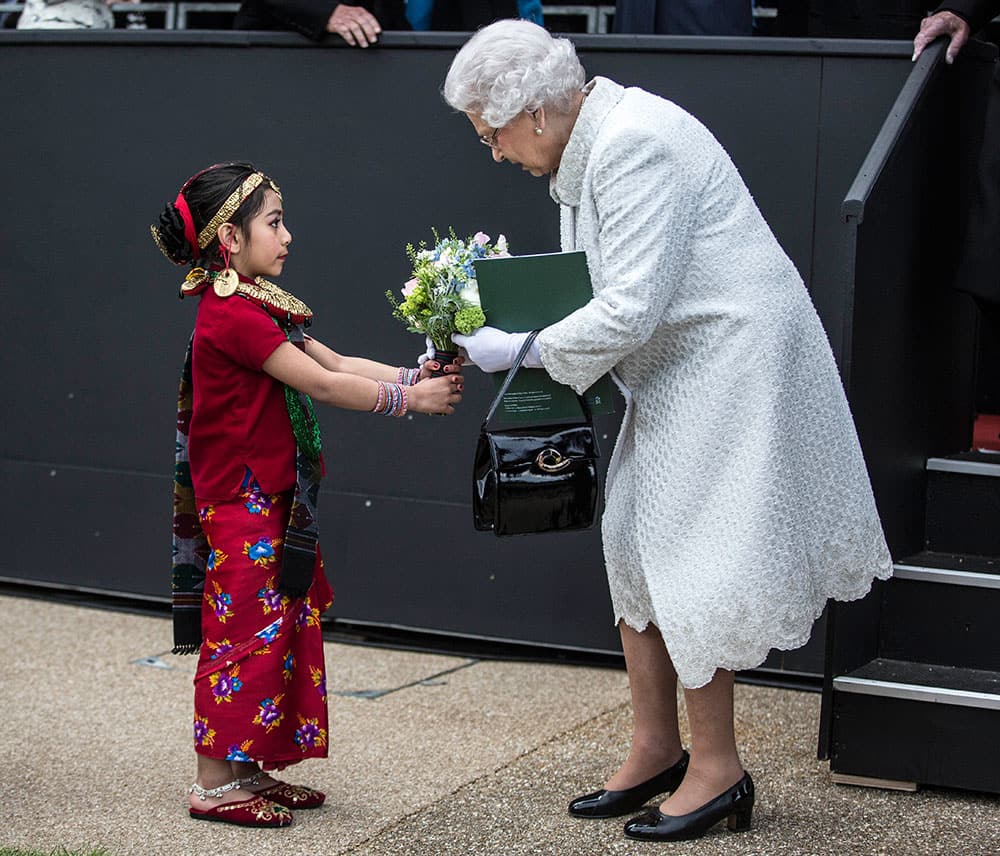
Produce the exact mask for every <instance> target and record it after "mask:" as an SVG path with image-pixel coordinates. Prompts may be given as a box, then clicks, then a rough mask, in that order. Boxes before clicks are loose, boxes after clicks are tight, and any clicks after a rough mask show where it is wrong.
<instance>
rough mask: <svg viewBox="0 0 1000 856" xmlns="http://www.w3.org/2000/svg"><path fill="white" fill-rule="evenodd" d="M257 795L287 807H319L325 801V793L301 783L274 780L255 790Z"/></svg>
mask: <svg viewBox="0 0 1000 856" xmlns="http://www.w3.org/2000/svg"><path fill="white" fill-rule="evenodd" d="M257 796H259V797H264V799H268V800H271V802H275V803H277V804H278V805H282V806H285V807H287V808H319V807H320V806H321V805H323V803H324V802H326V794H324V793H322V792H321V791H314V790H313V789H312V788H307V787H304V786H302V785H288V784H285V783H284V782H276V783H275V784H273V785H271V786H270V787H268V788H264V790H262V791H257Z"/></svg>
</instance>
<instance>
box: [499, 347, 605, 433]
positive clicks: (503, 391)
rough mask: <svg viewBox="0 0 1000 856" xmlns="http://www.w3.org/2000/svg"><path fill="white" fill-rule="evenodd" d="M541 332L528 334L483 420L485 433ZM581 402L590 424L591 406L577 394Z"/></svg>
mask: <svg viewBox="0 0 1000 856" xmlns="http://www.w3.org/2000/svg"><path fill="white" fill-rule="evenodd" d="M540 332H541V330H532V331H531V332H530V333H529V334H528V338H527V339H525V340H524V344H523V345H521V350H520V351H518V353H517V356H516V357H515V358H514V362H513V364H512V365H511V367H510V369H509V370H508V372H507V377H505V378H504V379H503V383H502V384H500V389H498V390H497V394H496V396H495V397H494V399H493V403H492V404H491V405H490V409H489V410H488V411H487V413H486V418H485V419H484V420H483V424H482V429H481V430H483V431H485V430H486V429H487V427H488V426H489V424H490V420H492V419H493V415H494V414H495V413H496V410H497V408H498V407H499V406H500V402H501V401H503V397H504V395H505V394H506V392H507V389H508V388H509V387H510V384H511V382H512V381H513V380H514V375H516V374H517V370H518V369H519V368H521V363H523V362H524V358H525V357H526V356H528V351H529V350H530V349H531V345H532V343H533V342H534V341H535V337H536V336H537V335H538V334H539V333H540ZM576 397H577V398H578V399H579V400H580V409H581V410H582V411H583V418H584V419H585V420H586V421H587V422H590V421H591V419H592V417H591V414H590V405H589V404H587V399H586V398H585V397H584V396H582V395H580V394H579V393H577V396H576Z"/></svg>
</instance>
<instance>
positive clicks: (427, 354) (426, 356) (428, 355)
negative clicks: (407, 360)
mask: <svg viewBox="0 0 1000 856" xmlns="http://www.w3.org/2000/svg"><path fill="white" fill-rule="evenodd" d="M424 341H425V342H426V343H427V350H426V351H424V352H423V353H422V354H421V355H420V356H419V357H417V365H418V366H422V365H423V364H424V363H426V362H427V361H428V360H433V359H434V358H435V357H436V356H437V351H436V350H434V343H433V342H432V341H431V337H430V336H424Z"/></svg>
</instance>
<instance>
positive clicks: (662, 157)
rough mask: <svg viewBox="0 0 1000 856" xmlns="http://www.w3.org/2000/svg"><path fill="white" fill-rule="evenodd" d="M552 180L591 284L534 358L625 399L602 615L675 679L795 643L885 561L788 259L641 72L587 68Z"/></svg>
mask: <svg viewBox="0 0 1000 856" xmlns="http://www.w3.org/2000/svg"><path fill="white" fill-rule="evenodd" d="M551 193H552V196H553V198H554V199H555V200H556V202H558V203H560V205H561V234H562V248H563V250H574V249H582V250H584V251H586V254H587V263H588V266H589V268H590V275H591V279H592V282H593V288H594V299H593V300H591V301H590V303H588V304H587V305H586V306H585V307H583V308H581V309H579V310H577V311H576V312H574V313H573V314H572V315H570V316H568V317H567V318H565V319H564V320H563V321H561V322H559V323H557V324H554V325H552V326H551V327H548V328H547V329H545V330H544V331H543V332H542V333H541V334H540V335H539V338H538V346H539V353H540V355H541V358H542V363H543V364H544V366H545V368H546V369H547V370H548V372H549V373H550V374H551V375H552V377H554V378H555V379H556V380H558V381H560V382H562V383H565V384H569V385H570V386H572V387H574V388H575V389H576V390H577V391H578V392H580V391H583V390H584V389H586V388H587V387H588V386H590V385H591V384H592V383H593V382H594V381H595V380H596V379H597V378H598V377H600V376H601V375H602V374H604V373H605V372H607V371H609V370H614V373H615V375H616V376H617V378H618V379H619V380H620V382H621V384H622V385H623V386H624V387H626V388H627V389H628V391H629V393H630V396H629V397H630V398H631V400H630V402H629V404H628V407H627V410H626V415H625V418H624V422H623V425H622V428H621V432H620V434H619V438H618V442H617V445H616V448H615V451H614V454H613V457H612V461H611V465H610V471H609V477H608V483H607V487H606V507H605V511H604V517H603V524H602V525H603V540H604V553H605V560H606V564H607V572H608V580H609V583H610V589H611V597H612V602H613V605H614V611H615V618H616V620H624V621H625V622H626V623H627V624H628V625H629V626H631V627H632V628H634V629H636V630H643V629H645V627H646V626H647V624H648V623H653V624H655V625H656V626H657V627H658V628H659V630H660V632H661V634H662V635H663V639H664V641H665V643H666V646H667V649H668V651H669V652H670V655H671V657H672V659H673V662H674V666H675V667H676V669H677V674H678V677H679V679H680V681H681V683H682V684H683V685H684V686H686V687H698V686H702V685H704V684H706V683H707V682H708V681H709V680H711V678H712V675H713V673H714V671H715V670H716V669H717V668H726V669H744V668H751V667H754V666H757V665H759V664H760V663H761V662H762V661H763V660H764V659H765V658H766V656H767V654H768V651H769V650H770V649H771V648H781V649H786V650H787V649H791V648H796V647H798V646H800V645H803V644H804V643H805V642H806V641H808V638H809V634H810V630H811V627H812V624H813V621H814V620H815V619H816V618H817V617H818V616H819V614H820V613H821V612H822V610H823V607H824V606H825V604H826V601H827V599H828V598H831V597H832V598H836V599H838V600H852V599H855V598H858V597H861V596H863V595H864V594H865V593H866V592H867V591H868V590H869V588H870V586H871V582H872V579H873V578H874V577H879V578H886V577H888V576H890V574H891V570H892V565H891V560H890V557H889V552H888V549H887V547H886V544H885V539H884V537H883V533H882V528H881V524H880V522H879V519H878V515H877V513H876V509H875V503H874V500H873V497H872V492H871V486H870V483H869V480H868V474H867V471H866V469H865V465H864V461H863V458H862V456H861V450H860V447H859V444H858V440H857V434H856V432H855V429H854V423H853V420H852V418H851V415H850V411H849V409H848V405H847V401H846V398H845V395H844V392H843V388H842V386H841V382H840V378H839V375H838V372H837V368H836V365H835V363H834V359H833V354H832V352H831V350H830V346H829V343H828V342H827V338H826V334H825V332H824V330H823V327H822V325H821V324H820V321H819V318H818V317H817V315H816V312H815V309H814V308H813V305H812V302H811V301H810V299H809V296H808V294H807V292H806V289H805V287H804V285H803V283H802V280H801V278H800V277H799V275H798V272H797V271H796V270H795V267H794V265H793V264H792V262H791V261H790V260H789V259H788V257H787V256H786V255H785V253H784V251H783V250H782V249H781V247H780V245H779V244H778V242H777V240H776V239H775V238H774V236H773V234H772V233H771V231H770V229H769V228H768V226H767V224H766V223H765V222H764V219H763V217H762V216H761V214H760V212H759V211H758V209H757V206H756V205H755V203H754V201H753V199H752V198H751V196H750V193H749V191H748V190H747V188H746V186H745V185H744V184H743V181H742V179H741V178H740V176H739V174H738V173H737V171H736V168H735V167H734V166H733V164H732V162H731V160H730V159H729V156H728V155H727V154H726V152H725V150H724V149H723V148H722V146H721V145H720V144H719V143H718V141H716V139H715V138H714V137H713V136H712V135H711V134H710V133H709V131H708V130H707V129H706V128H705V127H704V126H703V125H701V124H700V123H699V122H698V121H697V120H696V119H695V118H694V117H692V116H691V115H690V114H688V113H686V112H685V111H684V110H682V109H681V108H679V107H678V106H676V105H675V104H672V103H670V102H669V101H665V100H663V99H661V98H658V97H656V96H654V95H651V94H649V93H647V92H644V91H643V90H641V89H624V88H622V87H621V86H619V85H618V84H616V83H614V82H613V81H610V80H607V79H604V78H597V79H596V80H595V82H594V84H593V85H592V88H591V89H590V91H589V94H588V96H587V98H586V100H585V101H584V103H583V107H582V108H581V111H580V115H579V118H578V119H577V122H576V125H575V126H574V128H573V131H572V135H571V137H570V140H569V143H568V144H567V146H566V149H565V152H564V153H563V156H562V161H561V163H560V166H559V170H558V172H557V173H556V174H555V175H554V176H553V178H552V181H551Z"/></svg>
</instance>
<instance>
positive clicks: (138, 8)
mask: <svg viewBox="0 0 1000 856" xmlns="http://www.w3.org/2000/svg"><path fill="white" fill-rule="evenodd" d="M23 8H24V3H20V2H6V3H5V2H0V15H2V14H3V13H5V12H7V13H11V12H14V13H17V12H20V11H21V10H22V9H23ZM239 8H240V4H239V3H236V2H233V3H227V2H218V3H213V2H211V0H201V2H190V3H189V2H172V3H171V2H167V3H157V2H145V0H143V2H139V3H115V4H114V5H113V6H112V7H111V11H112V12H113V13H116V14H117V15H119V16H128V15H130V14H131V15H135V14H136V13H142V14H143V15H144V14H145V13H147V12H149V13H154V14H157V15H163V26H162V28H161V27H159V26H155V25H154V26H150V27H149V28H150V29H164V30H189V29H200V28H199V27H197V25H195V26H192V22H191V20H190V19H189V15H191V13H194V15H195V16H196V17H197V15H198V14H202V13H204V14H213V13H214V14H223V15H235V14H236V12H237V10H238V9H239ZM542 13H543V15H545V17H546V18H550V17H551V18H578V19H581V21H582V23H584V26H585V29H584V30H583V32H585V33H609V32H611V24H612V21H613V20H614V16H615V6H614V4H610V5H592V4H579V5H576V4H566V5H543V6H542ZM776 15H777V9H773V8H769V7H765V6H756V7H755V8H754V17H755V18H774V17H775V16H776ZM129 26H132V25H131V24H127V25H126V28H128V27H129ZM146 26H148V25H146ZM213 29H216V28H213Z"/></svg>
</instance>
